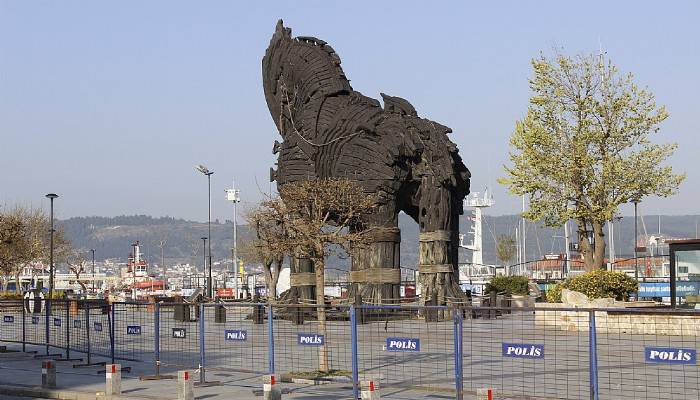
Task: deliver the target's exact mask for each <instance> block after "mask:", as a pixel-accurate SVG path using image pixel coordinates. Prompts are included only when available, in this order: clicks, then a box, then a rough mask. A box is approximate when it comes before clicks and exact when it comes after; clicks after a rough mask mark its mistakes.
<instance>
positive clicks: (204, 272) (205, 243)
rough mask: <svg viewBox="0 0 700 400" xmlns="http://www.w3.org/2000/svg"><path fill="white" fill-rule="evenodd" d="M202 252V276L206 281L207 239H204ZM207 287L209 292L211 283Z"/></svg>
mask: <svg viewBox="0 0 700 400" xmlns="http://www.w3.org/2000/svg"><path fill="white" fill-rule="evenodd" d="M202 252H203V253H204V254H203V255H204V260H203V262H204V269H203V270H202V275H203V276H204V277H205V278H204V280H205V281H206V280H207V278H206V276H207V238H206V237H203V238H202ZM205 286H206V287H207V291H208V290H209V283H207V284H206V285H205Z"/></svg>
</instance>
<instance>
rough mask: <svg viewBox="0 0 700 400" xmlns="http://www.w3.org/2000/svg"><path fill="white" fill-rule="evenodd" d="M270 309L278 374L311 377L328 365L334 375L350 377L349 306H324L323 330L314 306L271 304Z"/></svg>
mask: <svg viewBox="0 0 700 400" xmlns="http://www.w3.org/2000/svg"><path fill="white" fill-rule="evenodd" d="M272 309H273V315H274V319H273V332H274V333H273V335H274V351H275V354H274V361H275V371H276V372H277V373H291V374H294V375H297V376H300V377H304V376H308V377H313V376H314V374H315V373H316V372H317V371H319V370H321V369H325V368H327V369H328V370H331V371H333V374H334V375H336V376H338V377H340V376H345V377H347V378H348V379H349V377H350V372H351V369H352V366H351V363H352V357H351V343H350V325H349V322H348V321H349V310H350V308H349V306H339V307H335V306H325V307H324V310H325V313H326V324H325V329H324V327H323V326H321V325H320V324H319V322H318V318H317V312H318V308H317V307H316V306H309V305H274V306H273V307H272ZM324 365H325V368H324Z"/></svg>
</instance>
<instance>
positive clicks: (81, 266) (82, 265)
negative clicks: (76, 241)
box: [66, 251, 87, 293]
mask: <svg viewBox="0 0 700 400" xmlns="http://www.w3.org/2000/svg"><path fill="white" fill-rule="evenodd" d="M66 263H67V264H68V269H69V270H70V271H71V272H72V273H73V274H74V275H75V281H76V282H77V283H78V285H80V289H81V290H82V293H86V292H87V286H86V285H85V281H84V280H81V279H80V275H81V274H82V273H83V272H85V271H86V267H87V260H86V259H85V257H84V256H83V254H81V253H80V252H78V251H71V252H70V254H69V255H68V257H67V258H66Z"/></svg>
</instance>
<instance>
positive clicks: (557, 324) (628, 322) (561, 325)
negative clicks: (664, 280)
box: [535, 304, 700, 336]
mask: <svg viewBox="0 0 700 400" xmlns="http://www.w3.org/2000/svg"><path fill="white" fill-rule="evenodd" d="M539 307H540V305H539V304H538V308H539ZM564 307H566V306H564V305H561V304H558V305H556V304H551V305H547V308H551V310H542V309H538V310H536V311H535V324H536V325H539V326H547V327H552V328H556V329H557V330H562V331H569V332H587V331H588V328H589V321H588V319H589V313H588V311H568V310H567V311H564V310H557V308H564ZM595 316H596V331H597V332H598V333H599V334H630V335H668V336H700V314H698V315H687V314H662V313H658V311H657V312H656V313H652V314H644V313H641V312H635V313H625V311H624V308H621V309H620V311H596V313H595Z"/></svg>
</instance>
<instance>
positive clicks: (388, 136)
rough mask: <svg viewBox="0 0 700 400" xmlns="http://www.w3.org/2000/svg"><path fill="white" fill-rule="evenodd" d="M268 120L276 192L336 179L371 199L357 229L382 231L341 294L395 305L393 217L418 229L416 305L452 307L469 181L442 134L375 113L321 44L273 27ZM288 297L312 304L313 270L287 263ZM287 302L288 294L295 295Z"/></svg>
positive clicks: (399, 115) (266, 81)
mask: <svg viewBox="0 0 700 400" xmlns="http://www.w3.org/2000/svg"><path fill="white" fill-rule="evenodd" d="M262 73H263V87H264V91H265V99H266V101H267V105H268V108H269V109H270V114H271V115H272V118H273V120H274V121H275V124H276V125H277V129H278V130H279V133H280V135H281V136H282V138H283V141H282V143H279V142H277V141H275V145H274V148H273V153H274V154H278V159H277V166H278V169H277V170H276V171H275V170H274V169H271V170H270V179H271V181H272V180H275V181H277V184H278V186H282V185H285V184H287V183H290V182H297V181H300V180H306V179H315V178H332V177H346V178H351V179H354V180H356V181H357V182H358V183H359V185H360V186H361V187H362V188H363V189H364V190H365V191H366V192H368V193H376V194H377V195H378V204H377V207H376V212H375V213H374V214H373V215H371V216H369V217H368V221H367V223H368V224H370V225H373V226H379V227H382V229H379V230H377V231H376V232H377V233H376V234H375V236H373V243H372V244H371V245H370V246H367V247H365V248H363V249H359V250H357V251H356V252H355V253H354V254H353V255H352V265H351V272H350V280H351V281H352V285H351V288H350V295H351V296H354V294H355V293H359V294H361V295H362V298H363V299H364V300H365V301H367V302H370V303H371V302H387V301H388V300H389V301H390V299H398V298H399V288H400V282H401V269H400V257H399V243H400V241H401V233H400V231H399V229H398V214H399V212H400V211H403V212H405V213H406V214H408V215H410V216H411V217H412V218H413V219H414V220H415V221H416V222H417V223H418V224H419V225H420V260H419V264H420V265H419V272H420V275H419V276H420V278H419V279H420V280H419V283H420V284H421V290H422V298H423V299H432V298H437V300H438V304H446V303H451V302H452V300H453V299H462V298H463V295H462V292H461V291H460V289H459V285H458V282H459V271H458V270H457V251H458V235H459V221H458V216H459V215H460V214H461V213H462V201H463V199H464V197H465V196H466V195H467V194H468V193H469V178H470V173H469V170H468V169H467V167H466V166H465V165H464V163H463V162H462V159H461V157H460V156H459V153H458V150H457V146H456V145H455V144H454V143H452V142H451V141H450V140H449V138H448V137H447V134H448V133H450V132H451V130H450V128H448V127H446V126H443V125H440V124H438V123H436V122H433V121H430V120H427V119H423V118H420V117H418V114H417V113H416V110H415V109H414V108H413V106H412V105H411V104H410V103H409V102H408V101H406V100H404V99H402V98H399V97H392V96H387V95H385V94H383V93H382V94H381V96H382V99H383V100H384V108H382V106H381V104H380V103H379V102H378V101H377V100H375V99H372V98H369V97H366V96H363V95H362V94H361V93H359V92H357V91H355V90H353V89H352V87H351V86H350V82H349V81H348V79H347V78H346V77H345V74H344V73H343V70H342V68H341V67H340V58H339V57H338V55H337V54H336V52H335V50H333V48H332V47H331V46H329V45H328V44H327V43H326V42H324V41H323V40H320V39H316V38H313V37H301V36H299V37H292V35H291V29H289V28H285V27H284V25H283V24H282V21H281V20H280V21H279V22H278V23H277V28H276V30H275V33H274V35H273V36H272V39H271V40H270V45H269V47H268V48H267V51H266V52H265V57H264V58H263V61H262ZM291 272H292V273H291V285H292V289H291V290H292V291H296V294H297V295H298V296H299V298H301V299H313V298H314V287H313V285H314V278H313V266H312V265H311V263H310V262H309V260H305V259H296V260H294V262H293V263H292V270H291ZM295 296H296V295H295Z"/></svg>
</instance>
